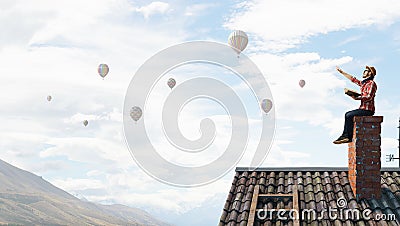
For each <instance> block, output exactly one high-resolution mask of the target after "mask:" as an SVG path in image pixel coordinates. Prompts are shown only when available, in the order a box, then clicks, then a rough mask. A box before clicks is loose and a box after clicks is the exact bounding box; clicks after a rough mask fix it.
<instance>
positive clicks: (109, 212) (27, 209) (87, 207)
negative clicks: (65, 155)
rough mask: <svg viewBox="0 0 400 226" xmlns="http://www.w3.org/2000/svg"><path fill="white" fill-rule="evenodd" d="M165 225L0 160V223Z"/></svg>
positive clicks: (132, 210)
mask: <svg viewBox="0 0 400 226" xmlns="http://www.w3.org/2000/svg"><path fill="white" fill-rule="evenodd" d="M2 224H9V225H107V226H108V225H169V224H167V223H164V222H162V221H159V220H157V219H155V218H154V217H152V216H151V215H150V214H148V213H147V212H145V211H143V210H140V209H137V208H131V207H128V206H124V205H119V204H116V205H101V204H96V203H91V202H87V201H83V200H80V199H78V198H76V197H75V196H73V195H71V194H69V193H67V192H65V191H63V190H61V189H60V188H57V187H56V186H54V185H52V184H50V183H49V182H47V181H46V180H44V179H43V178H42V177H39V176H37V175H35V174H33V173H30V172H28V171H25V170H22V169H19V168H17V167H15V166H12V165H10V164H8V163H6V162H4V161H2V160H0V225H2Z"/></svg>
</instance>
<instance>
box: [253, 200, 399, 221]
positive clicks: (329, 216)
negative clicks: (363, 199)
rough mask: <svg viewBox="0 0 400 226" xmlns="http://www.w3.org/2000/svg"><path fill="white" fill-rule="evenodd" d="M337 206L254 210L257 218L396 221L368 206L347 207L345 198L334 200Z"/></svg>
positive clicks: (392, 215) (390, 216)
mask: <svg viewBox="0 0 400 226" xmlns="http://www.w3.org/2000/svg"><path fill="white" fill-rule="evenodd" d="M336 204H337V207H338V208H330V207H328V208H327V209H322V210H321V211H319V212H317V211H316V210H315V209H302V210H301V211H299V210H296V209H290V210H287V209H267V208H265V209H258V210H257V211H256V212H257V213H256V215H257V218H258V219H259V220H262V221H263V220H273V219H274V220H281V221H286V220H299V219H302V220H305V221H307V220H311V221H313V220H341V221H344V220H352V221H358V220H371V219H372V220H374V221H382V220H383V221H396V215H395V214H385V213H378V212H374V211H372V210H371V209H369V208H366V209H363V210H359V209H354V208H348V207H347V201H346V199H345V198H343V197H342V198H339V199H338V200H337V201H336Z"/></svg>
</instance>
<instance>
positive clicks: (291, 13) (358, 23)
mask: <svg viewBox="0 0 400 226" xmlns="http://www.w3.org/2000/svg"><path fill="white" fill-rule="evenodd" d="M360 6H362V7H360ZM399 17H400V2H399V1H396V0H385V1H379V2H368V4H366V3H365V2H364V1H362V0H356V1H351V2H349V1H345V0H340V1H312V0H300V1H290V0H283V1H273V0H271V1H261V0H254V1H246V2H242V3H239V4H238V5H237V7H236V11H235V12H234V13H233V14H232V16H231V17H230V18H228V20H227V21H226V24H225V27H226V28H229V29H231V30H233V29H241V30H244V31H246V32H248V33H249V34H250V35H251V36H250V38H253V41H254V42H256V43H255V45H256V46H257V48H258V49H260V48H264V49H267V50H268V49H269V50H275V51H284V50H287V49H290V48H293V47H296V46H298V45H300V44H302V43H305V42H307V40H308V39H309V38H310V37H312V36H316V35H319V34H327V33H329V32H334V31H341V30H347V29H351V28H359V27H367V26H371V25H377V26H387V25H389V24H391V23H393V22H394V21H395V20H396V19H398V18H399Z"/></svg>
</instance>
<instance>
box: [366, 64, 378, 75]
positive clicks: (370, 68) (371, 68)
mask: <svg viewBox="0 0 400 226" xmlns="http://www.w3.org/2000/svg"><path fill="white" fill-rule="evenodd" d="M365 68H367V69H368V70H370V71H371V72H372V75H373V76H375V75H376V70H375V68H374V67H372V66H365Z"/></svg>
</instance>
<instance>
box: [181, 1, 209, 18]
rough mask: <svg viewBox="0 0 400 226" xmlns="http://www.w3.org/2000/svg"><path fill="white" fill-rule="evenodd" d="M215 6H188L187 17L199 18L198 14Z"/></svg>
mask: <svg viewBox="0 0 400 226" xmlns="http://www.w3.org/2000/svg"><path fill="white" fill-rule="evenodd" d="M214 6H215V4H207V3H205V4H195V5H190V6H187V7H186V9H185V16H197V15H198V14H200V13H202V12H204V11H206V10H207V9H209V8H211V7H214Z"/></svg>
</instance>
